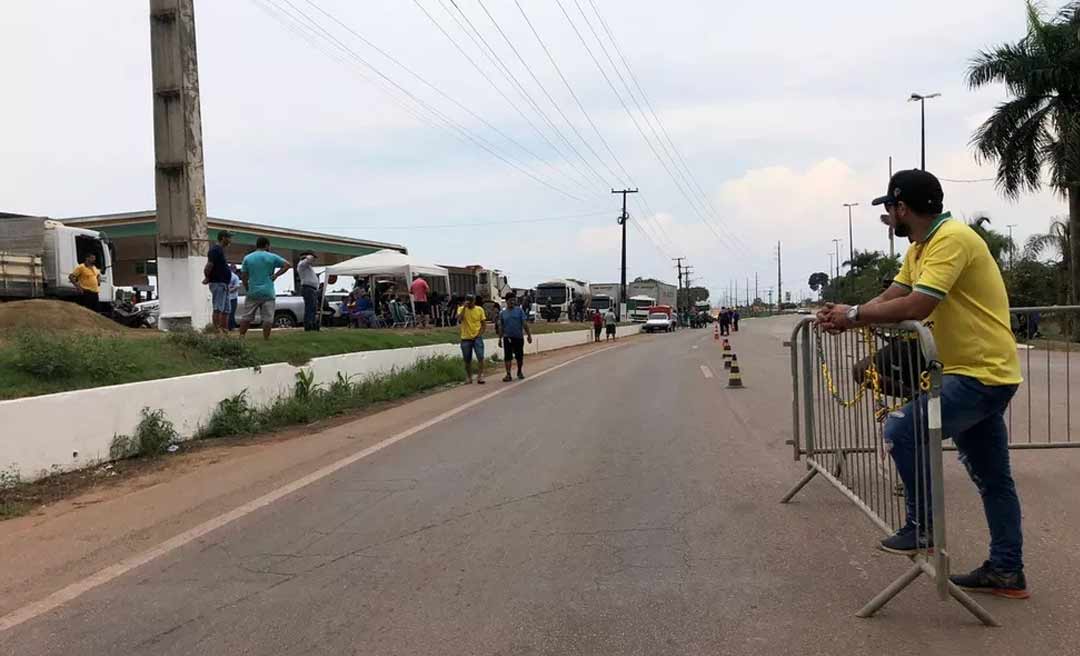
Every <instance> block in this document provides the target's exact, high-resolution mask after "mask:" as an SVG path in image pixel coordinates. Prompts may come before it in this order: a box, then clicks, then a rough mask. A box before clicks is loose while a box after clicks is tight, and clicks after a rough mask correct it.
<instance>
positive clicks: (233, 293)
mask: <svg viewBox="0 0 1080 656" xmlns="http://www.w3.org/2000/svg"><path fill="white" fill-rule="evenodd" d="M240 282H241V281H240V275H239V274H237V273H236V267H229V331H230V332H232V331H233V330H234V329H236V304H237V303H239V302H240Z"/></svg>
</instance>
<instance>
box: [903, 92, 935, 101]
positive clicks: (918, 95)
mask: <svg viewBox="0 0 1080 656" xmlns="http://www.w3.org/2000/svg"><path fill="white" fill-rule="evenodd" d="M940 95H941V94H940V93H927V94H922V93H913V94H911V97H910V98H908V102H918V101H920V100H930V99H931V98H937V97H938V96H940Z"/></svg>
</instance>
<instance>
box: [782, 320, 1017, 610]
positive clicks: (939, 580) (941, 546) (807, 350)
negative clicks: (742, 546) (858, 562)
mask: <svg viewBox="0 0 1080 656" xmlns="http://www.w3.org/2000/svg"><path fill="white" fill-rule="evenodd" d="M879 328H880V327H879ZM883 328H885V329H888V330H897V331H905V332H906V333H911V334H914V335H916V336H917V338H918V343H919V347H920V351H921V353H922V356H923V358H924V360H925V362H926V364H927V369H926V374H928V380H927V377H926V376H925V375H924V374H920V380H921V382H922V384H921V385H920V387H921V389H919V390H915V391H914V392H913V394H912V401H913V403H912V404H911V406H910V407H911V409H912V412H913V413H914V416H913V417H912V425H913V426H914V430H915V432H916V435H915V439H914V441H915V444H916V446H915V452H916V463H915V468H916V471H917V473H918V474H917V475H918V477H919V478H918V479H917V480H921V478H922V476H923V471H924V470H928V472H929V479H930V480H929V481H925V480H921V484H922V486H923V487H924V488H926V489H925V490H924V494H925V493H929V495H930V497H931V503H930V504H929V505H930V507H929V508H927V509H925V510H922V508H923V507H924V505H925V504H923V503H921V502H920V499H919V494H918V488H919V485H916V491H915V506H916V509H917V511H916V512H917V513H926V512H928V513H929V517H930V519H931V521H932V532H933V545H932V546H929V545H928V546H926V547H925V548H920V549H919V550H918V552H917V553H916V554H914V555H911V556H909V557H910V558H911V561H912V565H911V567H909V568H908V569H907V570H906V571H905V572H904V573H903V574H902V575H901V576H900V577H898V578H897V579H896V580H894V581H893V582H892V583H891V584H890V585H889V586H888V587H886V588H885V589H884V590H882V591H881V592H880V593H878V594H877V595H876V596H875V597H874V598H873V599H871V600H870V601H869V602H867V603H866V605H865V606H863V607H862V608H861V609H860V610H859V611H858V613H856V615H857V616H858V617H863V618H867V617H871V616H873V615H874V614H875V613H877V611H879V610H880V609H881V608H882V607H884V606H885V604H887V603H888V602H889V600H891V599H892V598H893V597H895V596H896V595H897V594H899V593H900V591H901V590H903V589H904V588H906V587H907V586H908V585H910V584H911V583H912V582H914V581H915V580H916V579H917V578H918V577H919V576H920V575H922V574H926V575H927V576H929V577H930V578H931V579H933V580H934V582H935V584H936V588H937V592H938V595H939V596H940V598H941V599H943V600H944V599H948V598H950V597H951V598H953V599H955V600H956V601H957V602H959V603H960V604H961V605H962V606H963V607H964V608H966V609H967V610H968V611H969V612H970V613H971V614H972V615H974V616H975V617H976V618H978V619H979V621H981V622H982V623H983V624H985V625H987V626H997V625H998V624H997V621H996V620H995V619H994V618H993V616H992V615H990V613H989V612H987V611H986V609H984V608H983V607H982V606H980V605H979V604H978V603H977V602H975V600H973V599H972V598H971V597H970V596H969V595H968V594H967V593H965V592H964V591H963V590H961V589H960V588H958V587H957V586H956V585H954V584H953V583H952V582H951V581H950V580H949V556H948V546H947V542H946V535H947V532H946V526H945V491H944V475H943V463H942V451H943V449H942V426H941V382H942V373H941V363H940V362H939V361H938V354H937V347H936V345H935V343H934V339H933V336H932V334H931V333H930V331H929V329H928V328H926V327H925V326H923V325H922V324H920V323H917V322H914V321H906V322H903V323H901V324H898V325H897V326H892V327H883ZM847 334H848V337H846V338H844V337H840V338H837V339H838V340H839V341H841V342H843V341H844V340H845V339H846V340H847V341H848V342H850V343H851V344H852V345H854V344H855V342H854V341H853V338H852V337H851V336H850V335H851V334H852V333H851V332H850V331H849V333H847ZM866 335H869V337H866ZM823 339H824V337H823V333H822V331H821V330H820V329H819V328H818V327H817V326H816V324H815V319H814V318H813V317H805V318H803V319H802V320H801V321H800V322H799V323H798V324H797V325H796V327H795V329H794V330H793V331H792V335H791V341H790V343H789V344H788V345H789V347H790V348H791V366H792V375H791V378H792V392H793V394H792V419H793V425H792V444H793V450H794V458H795V460H796V461H798V460H799V459H800V457H802V456H805V462H806V467H807V473H806V475H805V476H803V477H802V478H801V479H800V480H799V481H798V483H796V484H795V486H794V487H792V488H791V490H790V491H788V493H787V494H785V495H784V497H783V498H782V499H781V503H789V502H790V501H791V500H792V499H793V498H794V497H795V495H797V494H798V493H799V491H800V490H802V489H803V488H804V487H805V486H806V485H807V484H808V483H809V482H810V481H811V480H813V479H814V478H816V477H818V476H820V477H822V478H824V479H825V480H826V481H827V482H828V483H829V484H831V485H832V486H833V487H835V488H836V489H837V490H838V491H839V492H840V493H841V494H843V495H844V496H845V497H846V498H847V499H848V500H850V501H851V502H852V503H853V504H854V505H855V506H856V507H857V508H859V509H860V510H861V511H862V512H863V513H864V514H865V515H866V516H867V517H869V518H870V520H871V521H872V522H873V523H874V524H875V525H876V526H877V527H878V528H879V529H881V530H882V531H883V532H884V533H885V534H886V535H889V534H891V533H892V532H893V527H890V525H889V522H888V521H886V519H885V518H883V517H882V516H881V515H880V514H879V513H878V512H877V510H875V508H874V507H872V504H874V503H875V502H876V503H881V502H882V499H881V497H880V496H878V498H877V499H876V500H875V499H874V498H873V497H874V494H878V495H880V494H881V493H882V490H881V489H880V488H882V487H883V486H884V485H885V481H884V480H876V479H875V478H874V472H873V471H866V470H865V468H867V467H869V466H870V464H871V463H859V462H858V461H856V462H855V463H854V464H853V465H852V467H853V470H852V471H851V472H845V468H846V467H847V466H848V458H849V457H852V456H855V455H857V454H864V455H869V454H870V453H873V454H874V455H879V454H881V453H884V449H885V445H884V440H883V438H882V428H881V427H880V426H876V425H867V422H868V419H867V417H865V416H856V417H855V419H856V421H855V422H854V423H852V422H851V420H850V418H849V419H848V425H846V426H845V427H844V430H841V431H837V434H836V435H833V436H831V437H833V438H835V439H831V440H830V439H828V438H829V437H830V436H829V435H824V434H823V439H824V440H825V441H823V442H822V443H821V444H819V443H818V440H817V437H818V434H819V430H818V427H817V424H816V416H815V408H816V409H818V410H822V409H824V408H825V407H826V406H827V405H828V404H827V403H826V402H829V403H831V402H832V401H833V400H834V399H833V398H831V397H836V399H835V400H841V397H840V396H838V391H837V388H836V387H835V386H834V385H833V381H832V380H831V378H830V375H829V373H828V367H827V366H826V364H825V359H826V355H825V352H824V350H823V349H822V344H823V342H822V341H821V340H823ZM877 339H878V337H877V336H876V335H874V334H870V333H864V340H866V341H868V342H869V343H868V344H867V346H868V348H869V350H870V353H871V354H873V353H874V348H875V346H874V345H875V340H877ZM812 347H817V348H816V349H815V350H816V351H817V353H818V357H819V360H821V363H820V364H821V375H815V372H814V366H813V358H812V356H813V354H814V353H813V351H812V350H811V349H812ZM848 357H852V356H851V355H848ZM870 361H871V363H873V355H871V359H870ZM838 362H839V360H838ZM840 368H841V367H839V366H837V367H836V369H837V370H840ZM854 368H855V365H854V364H853V365H852V370H853V371H854ZM869 369H870V371H869V376H870V378H871V382H870V383H869V384H870V385H872V386H873V391H872V395H871V397H870V399H871V400H872V401H878V402H880V399H879V397H880V394H879V388H878V381H877V380H875V379H874V378H875V376H876V375H877V374H876V372H875V371H873V364H871V366H870V368H869ZM864 373H866V372H864ZM822 379H824V385H823V381H822ZM815 384H816V386H817V394H815ZM840 385H841V387H843V385H844V382H843V380H841V382H840ZM866 385H867V383H866V382H861V383H859V385H858V389H856V386H855V385H854V383H849V384H848V388H849V389H853V390H854V391H855V393H856V396H855V397H854V398H853V399H852V400H851V401H850V402H848V401H842V400H841V405H843V406H844V407H845V409H848V408H851V407H857V406H858V405H859V404H860V403H861V402H862V400H863V398H864V393H865V386H866ZM826 392H828V394H829V397H826V394H825V393H826ZM800 394H801V396H802V399H801V403H800ZM921 395H925V396H926V417H925V418H920V417H919V415H920V414H921V410H920V407H921V400H920V398H919V397H920V396H921ZM864 406H866V404H864ZM897 407H898V408H899V407H900V406H897ZM904 407H908V406H904ZM890 410H892V409H890ZM830 413H832V418H833V419H837V418H838V415H836V414H835V412H834V411H833V410H832V409H831V408H830ZM871 419H873V417H871ZM874 423H875V424H876V423H878V422H877V421H876V420H875V422H874ZM924 424H925V429H924V430H925V446H922V445H923V436H922V435H920V434H919V431H920V430H921V429H922V428H921V427H922V426H923V425H924ZM823 428H824V426H823ZM800 429H801V430H800ZM866 437H869V439H870V445H869V446H867V445H866V444H865V438H866ZM830 458H832V459H833V460H835V462H834V466H833V467H829V465H828V460H829V459H830ZM921 458H925V459H926V461H925V462H923V461H922V460H921ZM878 466H879V467H880V464H878ZM891 466H892V465H891V464H890V465H889V467H891ZM860 467H862V468H863V469H860ZM890 471H891V470H890ZM845 474H849V475H852V476H855V477H861V480H860V483H861V485H860V484H856V485H852V486H849V485H848V484H847V483H845V481H844V480H843V478H842V477H843V476H844V475H845ZM889 478H890V482H892V483H893V485H894V486H895V476H890V477H889ZM867 479H868V480H869V481H870V482H871V483H872V486H871V491H872V493H871V494H870V495H868V496H870V497H871V500H870V501H869V502H868V501H867V500H866V499H863V498H862V497H860V495H859V489H861V488H865V487H866V483H867ZM853 488H854V489H853ZM875 488H878V489H875ZM884 492H885V493H889V492H888V491H887V490H885V491H884ZM894 496H895V495H894ZM922 501H925V498H923V500H922ZM892 504H893V505H894V506H895V499H893V500H892ZM885 514H886V515H889V513H888V512H886V513H885ZM898 514H899V513H898V512H896V513H893V515H892V516H893V518H894V519H895V518H896V516H897V515H898ZM917 516H918V517H922V516H923V515H922V514H918V515H917ZM918 528H920V527H919V522H917V529H918ZM916 544H921V543H920V542H919V538H918V537H917V539H916Z"/></svg>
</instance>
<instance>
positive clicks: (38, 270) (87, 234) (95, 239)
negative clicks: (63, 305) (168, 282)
mask: <svg viewBox="0 0 1080 656" xmlns="http://www.w3.org/2000/svg"><path fill="white" fill-rule="evenodd" d="M89 254H93V255H95V256H96V257H97V268H98V269H100V270H101V286H100V289H99V291H98V308H97V309H98V311H100V312H102V313H103V314H111V312H112V308H113V303H114V300H115V298H116V294H115V288H114V286H113V283H112V281H111V279H110V277H111V276H112V268H113V260H115V259H116V258H115V255H114V253H113V247H112V244H111V243H110V242H109V240H108V238H107V237H106V236H105V234H104V233H102V232H98V231H96V230H84V229H82V228H71V227H68V226H66V225H64V224H63V223H61V222H59V221H53V220H52V219H48V218H45V217H41V216H17V217H5V218H0V301H15V300H22V299H28V298H55V299H61V300H76V299H78V297H79V295H80V292H79V290H78V289H77V288H76V287H75V285H74V284H72V282H71V281H70V280H68V274H70V273H71V272H72V271H73V270H74V269H75V267H76V265H78V264H80V263H81V262H82V261H83V260H85V259H86V256H87V255H89Z"/></svg>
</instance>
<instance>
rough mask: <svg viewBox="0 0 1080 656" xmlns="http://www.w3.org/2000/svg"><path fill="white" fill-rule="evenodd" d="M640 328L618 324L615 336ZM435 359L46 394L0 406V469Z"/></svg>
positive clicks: (55, 462) (56, 463) (341, 361)
mask: <svg viewBox="0 0 1080 656" xmlns="http://www.w3.org/2000/svg"><path fill="white" fill-rule="evenodd" d="M639 330H640V328H639V327H638V326H623V327H620V328H619V332H618V334H619V335H628V334H633V333H636V332H638V331H639ZM590 339H591V334H590V333H589V332H586V331H574V332H568V333H556V334H549V335H537V336H536V337H535V338H534V339H533V344H532V345H531V346H530V347H528V348H527V352H529V353H539V352H541V351H551V350H554V349H560V348H565V347H567V346H576V345H578V344H585V343H587V342H588V341H589V340H590ZM497 345H498V340H496V339H488V340H485V343H484V347H485V350H486V354H487V356H488V357H490V356H491V355H492V354H495V353H499V352H500V351H499V350H498V346H497ZM435 355H447V356H451V357H455V356H460V355H461V350H460V348H459V347H458V345H457V344H436V345H432V346H419V347H416V348H403V349H387V350H381V351H362V352H358V353H347V354H343V355H331V356H327V357H322V358H314V359H313V360H311V362H309V363H308V364H306V365H304V366H303V367H294V366H292V365H290V364H285V363H280V364H271V365H266V366H264V367H262V368H260V369H259V370H258V371H256V370H253V369H231V370H228V371H214V372H209V373H205V374H195V375H191V376H180V377H178V378H164V379H161V380H148V381H143V382H138V383H126V384H123V385H111V386H109V387H96V388H93V389H85V390H76V391H72V392H61V393H59V394H47V395H44V396H34V397H29V398H25V399H13V400H10V401H0V472H3V471H10V470H16V471H18V472H19V474H20V476H21V477H22V479H23V480H35V479H37V478H40V477H41V476H42V475H44V474H48V473H51V472H53V471H58V470H59V471H69V470H72V469H78V468H80V467H86V466H88V465H92V464H94V463H98V462H101V461H104V460H107V459H108V457H109V446H110V444H111V443H112V440H113V437H114V436H115V435H130V434H132V433H133V432H134V430H135V427H136V425H137V424H138V423H139V419H140V413H141V411H142V409H143V408H151V409H153V410H162V411H164V413H165V416H166V417H167V418H168V419H169V420H170V421H172V422H173V424H174V425H175V426H176V429H177V431H179V433H180V435H181V436H183V437H184V438H185V439H187V438H189V437H191V436H192V435H193V434H194V433H195V432H196V431H197V430H198V428H199V426H200V425H202V424H204V423H205V422H206V421H207V420H208V419H209V418H210V414H211V413H212V412H213V411H214V408H215V407H217V404H218V402H220V401H221V400H222V399H225V398H228V397H230V396H234V395H236V394H239V393H240V392H241V391H243V390H247V396H248V399H249V400H250V401H251V402H252V403H254V404H263V403H267V402H269V401H271V400H273V399H274V398H276V397H278V396H281V395H284V394H289V393H290V392H291V390H292V387H293V384H294V383H295V381H296V373H297V372H298V371H299V370H300V369H308V370H311V371H313V372H314V373H315V381H316V382H319V383H328V382H332V381H333V380H334V379H335V378H336V376H337V374H338V372H341V373H342V374H344V375H347V376H356V377H364V376H370V375H372V374H376V373H385V372H388V371H390V370H391V369H394V368H402V367H408V366H409V365H412V364H413V363H415V362H416V361H417V360H420V359H422V358H428V357H432V356H435Z"/></svg>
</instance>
